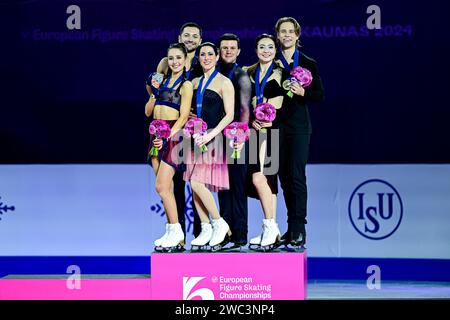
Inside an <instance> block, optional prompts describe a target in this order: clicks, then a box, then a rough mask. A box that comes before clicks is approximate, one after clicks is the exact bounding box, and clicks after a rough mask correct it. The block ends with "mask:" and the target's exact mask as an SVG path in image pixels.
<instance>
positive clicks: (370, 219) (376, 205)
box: [348, 179, 403, 240]
mask: <svg viewBox="0 0 450 320" xmlns="http://www.w3.org/2000/svg"><path fill="white" fill-rule="evenodd" d="M348 213H349V216H350V221H351V223H352V225H353V227H354V228H355V230H356V231H357V232H358V233H359V234H361V235H362V236H364V237H366V238H368V239H373V240H381V239H385V238H387V237H389V236H391V235H392V234H393V233H394V232H395V231H396V230H397V228H398V227H399V226H400V223H401V221H402V217H403V204H402V199H401V198H400V195H399V193H398V191H397V190H396V189H395V188H394V187H393V186H392V185H391V184H390V183H388V182H386V181H383V180H379V179H372V180H367V181H365V182H363V183H361V184H360V185H359V186H358V187H356V189H355V191H353V193H352V195H351V197H350V201H349V204H348Z"/></svg>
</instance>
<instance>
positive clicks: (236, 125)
mask: <svg viewBox="0 0 450 320" xmlns="http://www.w3.org/2000/svg"><path fill="white" fill-rule="evenodd" d="M223 133H224V134H225V137H227V138H228V139H230V140H231V142H230V144H232V147H234V144H235V143H243V142H245V141H247V140H248V139H250V129H249V127H248V124H247V123H245V122H233V123H230V124H229V125H227V126H226V127H225V129H224V130H223ZM240 157H241V152H240V151H239V150H237V149H234V151H233V153H232V154H231V158H233V159H239V158H240Z"/></svg>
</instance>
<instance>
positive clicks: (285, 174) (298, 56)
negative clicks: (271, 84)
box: [275, 17, 324, 246]
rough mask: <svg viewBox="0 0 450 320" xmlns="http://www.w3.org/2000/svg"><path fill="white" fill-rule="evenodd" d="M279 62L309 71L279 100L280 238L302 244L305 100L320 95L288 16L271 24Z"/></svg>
mask: <svg viewBox="0 0 450 320" xmlns="http://www.w3.org/2000/svg"><path fill="white" fill-rule="evenodd" d="M275 31H276V33H277V40H278V42H279V45H280V50H279V51H278V59H279V60H278V62H279V65H280V66H282V67H284V68H285V69H286V71H289V72H290V71H291V70H292V69H293V68H295V67H297V66H300V67H302V68H305V69H308V70H309V71H310V72H311V74H312V82H311V84H310V85H309V86H305V87H303V86H301V85H300V84H299V83H298V82H291V83H290V85H289V87H290V90H291V91H292V93H293V97H292V98H291V97H288V96H286V97H285V98H284V100H283V107H282V108H281V110H282V118H281V125H280V172H279V177H280V182H281V187H282V188H283V194H284V199H285V202H286V207H287V214H288V230H287V232H286V233H285V234H284V235H283V236H282V242H284V243H285V244H291V245H294V246H303V245H304V244H305V242H306V229H305V224H306V214H307V185H306V162H307V160H308V154H309V141H310V136H311V132H312V130H311V119H310V116H309V111H308V106H307V105H306V104H307V103H309V102H319V101H322V100H323V98H324V90H323V85H322V80H321V78H320V74H319V69H318V68H317V63H316V61H315V60H313V59H311V58H310V57H308V56H306V55H305V54H304V53H303V52H301V51H300V48H299V38H300V34H301V27H300V25H299V23H298V22H297V20H295V19H294V18H292V17H284V18H280V19H279V20H278V22H277V23H276V26H275Z"/></svg>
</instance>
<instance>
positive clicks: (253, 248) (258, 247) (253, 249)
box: [248, 244, 261, 251]
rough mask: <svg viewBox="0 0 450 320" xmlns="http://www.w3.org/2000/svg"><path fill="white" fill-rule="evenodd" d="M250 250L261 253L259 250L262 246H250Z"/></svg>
mask: <svg viewBox="0 0 450 320" xmlns="http://www.w3.org/2000/svg"><path fill="white" fill-rule="evenodd" d="M248 248H249V249H250V250H252V251H259V249H260V248H261V245H260V244H249V245H248Z"/></svg>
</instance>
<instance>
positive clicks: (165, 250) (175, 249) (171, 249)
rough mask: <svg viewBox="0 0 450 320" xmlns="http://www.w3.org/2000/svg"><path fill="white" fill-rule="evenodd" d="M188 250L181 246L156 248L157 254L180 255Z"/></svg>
mask: <svg viewBox="0 0 450 320" xmlns="http://www.w3.org/2000/svg"><path fill="white" fill-rule="evenodd" d="M185 250H186V249H185V248H184V247H183V246H182V245H181V244H179V245H177V246H175V247H167V248H165V247H155V252H157V253H179V252H183V251H185Z"/></svg>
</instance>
